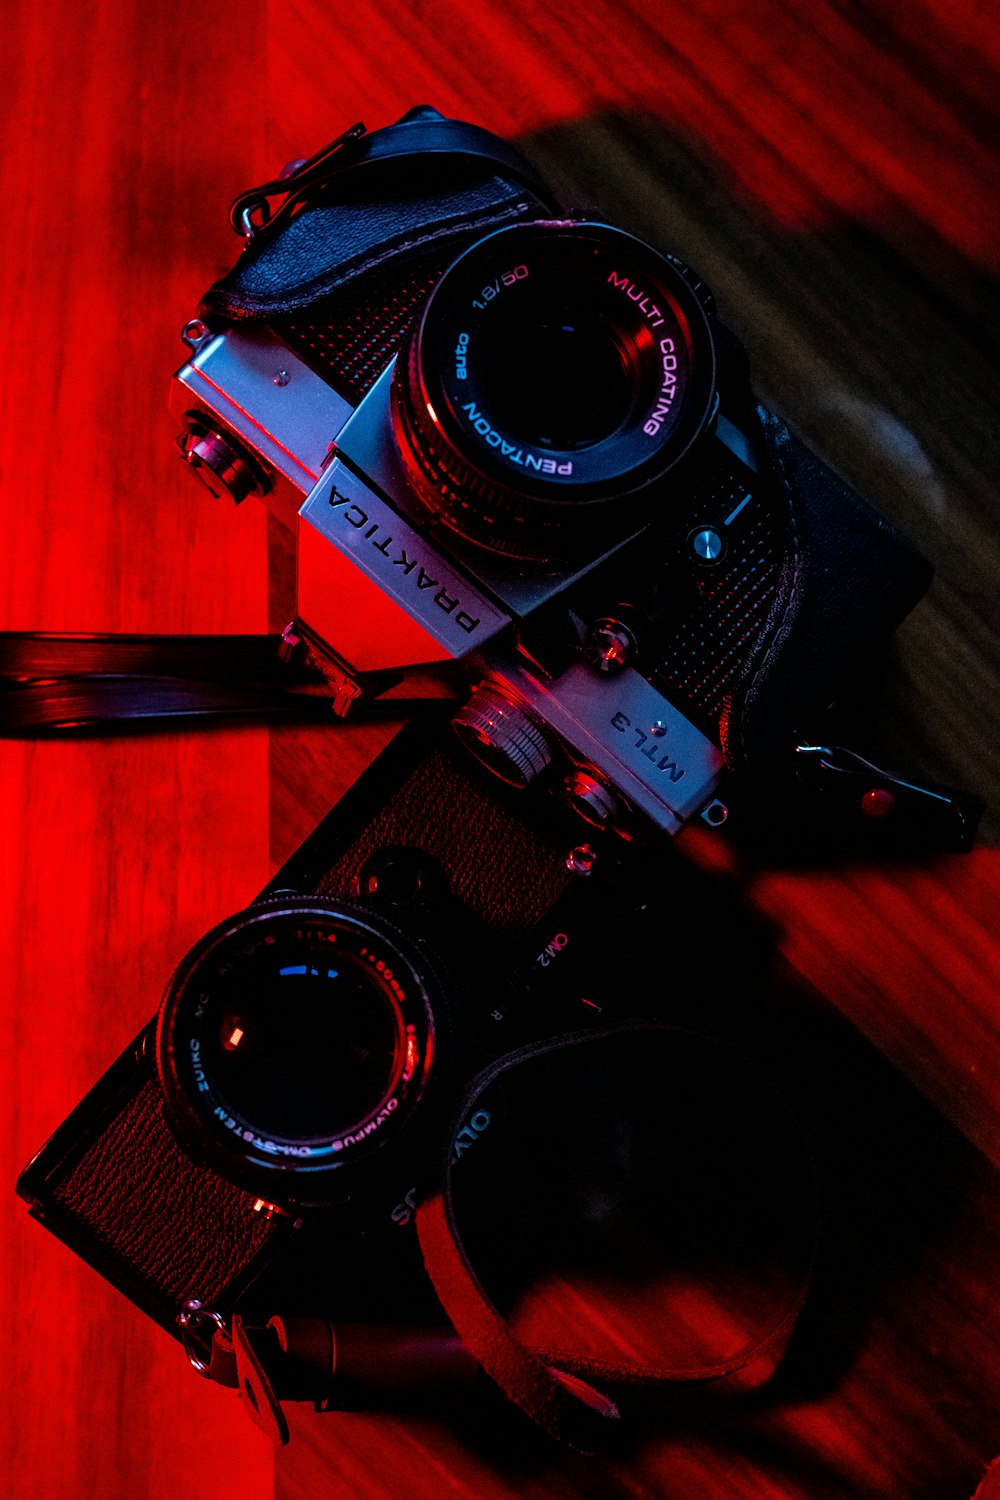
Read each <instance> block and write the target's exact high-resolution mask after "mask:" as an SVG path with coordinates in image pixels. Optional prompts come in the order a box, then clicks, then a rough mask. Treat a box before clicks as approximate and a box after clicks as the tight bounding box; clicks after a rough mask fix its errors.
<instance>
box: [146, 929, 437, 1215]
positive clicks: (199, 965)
mask: <svg viewBox="0 0 1000 1500" xmlns="http://www.w3.org/2000/svg"><path fill="white" fill-rule="evenodd" d="M408 947H409V945H408V944H407V943H406V940H405V939H404V938H402V936H401V934H399V933H398V932H396V930H395V929H394V928H390V927H389V926H388V925H387V924H383V923H382V922H381V920H378V919H373V918H372V917H371V916H370V915H369V914H368V913H362V912H360V911H357V910H355V909H353V908H347V907H341V906H337V907H333V906H325V905H323V904H318V903H314V902H309V901H302V902H285V903H280V904H274V905H262V906H260V907H256V908H250V910H248V911H247V912H243V913H241V914H239V915H238V916H236V917H234V918H232V919H231V921H229V922H227V923H223V924H222V925H221V926H220V927H218V928H216V929H215V930H214V931H213V932H212V933H209V934H208V936H207V937H206V938H204V939H203V940H202V942H201V943H200V944H199V945H198V946H197V947H196V948H195V949H194V950H193V951H192V953H191V954H189V955H188V957H187V959H185V961H184V963H183V964H182V965H181V967H180V968H179V970H178V972H177V974H176V975H175V976H174V978H173V980H172V981H171V984H170V987H169V988H168V991H167V995H166V998H165V1000H164V1003H163V1006H162V1008H161V1012H160V1018H159V1025H158V1031H157V1062H158V1067H159V1072H160V1079H161V1083H162V1086H163V1090H164V1098H165V1102H166V1107H167V1113H168V1118H169V1119H170V1121H171V1123H172V1124H173V1125H174V1127H175V1129H176V1130H177V1133H178V1135H179V1136H180V1137H181V1139H182V1142H184V1143H185V1144H187V1146H188V1147H189V1148H190V1149H193V1150H194V1152H195V1154H197V1155H202V1156H205V1157H207V1158H209V1159H211V1161H212V1163H213V1165H215V1166H217V1167H218V1169H219V1170H220V1171H221V1172H222V1173H223V1174H224V1175H226V1176H228V1177H230V1178H232V1179H233V1180H235V1181H239V1182H242V1183H244V1184H246V1185H249V1186H252V1187H255V1188H257V1189H258V1190H259V1191H260V1192H262V1193H264V1194H265V1195H266V1193H267V1192H273V1191H274V1181H273V1179H274V1175H275V1173H276V1171H281V1172H284V1173H286V1174H287V1173H292V1172H294V1173H296V1174H297V1175H299V1176H301V1177H303V1178H308V1179H309V1180H310V1186H309V1189H308V1191H307V1193H306V1194H305V1196H306V1197H307V1198H309V1199H310V1200H311V1201H315V1200H316V1197H317V1191H318V1182H317V1179H319V1178H323V1177H325V1176H327V1175H328V1174H330V1173H333V1172H335V1171H337V1170H338V1169H339V1168H340V1167H341V1166H343V1165H344V1164H345V1163H348V1162H352V1161H354V1160H357V1159H358V1158H360V1157H364V1156H367V1155H369V1154H370V1153H371V1152H373V1151H375V1150H377V1149H378V1148H380V1147H381V1146H382V1145H383V1144H384V1143H385V1142H386V1141H388V1140H389V1139H390V1138H392V1137H394V1136H395V1135H396V1134H397V1133H398V1128H399V1126H400V1125H401V1124H402V1122H403V1120H404V1119H406V1118H407V1117H408V1116H409V1115H410V1114H411V1113H412V1110H413V1107H414V1105H415V1104H416V1102H417V1100H418V1099H419V1097H420V1095H421V1093H422V1091H423V1088H424V1085H425V1082H426V1079H427V1074H428V1069H429V1066H430V1063H431V1056H432V1052H433V1039H434V1022H433V1016H432V1012H431V995H430V993H429V989H428V976H427V975H426V973H421V972H420V970H419V968H418V966H417V965H416V964H414V962H413V959H412V957H411V956H410V954H409V951H408ZM404 950H406V951H404ZM431 983H433V981H431ZM288 1192H289V1189H287V1188H286V1194H287V1193H288ZM295 1195H296V1194H295V1193H292V1196H295ZM299 1196H302V1195H299ZM319 1196H320V1197H322V1192H321V1191H320V1192H319Z"/></svg>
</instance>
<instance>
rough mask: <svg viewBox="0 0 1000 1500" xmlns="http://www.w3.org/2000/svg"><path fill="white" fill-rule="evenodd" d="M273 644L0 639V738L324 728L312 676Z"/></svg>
mask: <svg viewBox="0 0 1000 1500" xmlns="http://www.w3.org/2000/svg"><path fill="white" fill-rule="evenodd" d="M280 648H281V637H280V636H277V635H219V636H198V635H185V636H176V635H174V636H171V635H161V636H155V635H102V634H83V633H76V634H61V633H57V632H45V631H8V632H3V633H0V736H5V737H11V736H20V735H32V734H45V733H53V732H62V731H66V730H76V729H82V728H91V727H94V726H107V725H112V726H114V725H117V724H120V723H122V722H123V721H128V722H134V721H140V720H151V719H156V720H161V719H169V720H178V719H188V718H198V719H204V718H220V717H223V718H224V717H232V716H238V715H246V714H252V715H255V716H260V715H263V716H266V717H272V716H275V715H284V716H287V715H289V714H299V715H304V716H306V717H318V718H325V719H328V718H329V717H330V716H331V710H330V695H329V687H328V686H327V684H326V681H325V679H324V678H323V677H322V676H321V674H320V673H319V672H316V671H312V670H311V669H309V668H308V667H305V666H303V665H301V664H299V663H295V664H291V663H288V662H286V661H284V660H283V659H282V655H281V651H280Z"/></svg>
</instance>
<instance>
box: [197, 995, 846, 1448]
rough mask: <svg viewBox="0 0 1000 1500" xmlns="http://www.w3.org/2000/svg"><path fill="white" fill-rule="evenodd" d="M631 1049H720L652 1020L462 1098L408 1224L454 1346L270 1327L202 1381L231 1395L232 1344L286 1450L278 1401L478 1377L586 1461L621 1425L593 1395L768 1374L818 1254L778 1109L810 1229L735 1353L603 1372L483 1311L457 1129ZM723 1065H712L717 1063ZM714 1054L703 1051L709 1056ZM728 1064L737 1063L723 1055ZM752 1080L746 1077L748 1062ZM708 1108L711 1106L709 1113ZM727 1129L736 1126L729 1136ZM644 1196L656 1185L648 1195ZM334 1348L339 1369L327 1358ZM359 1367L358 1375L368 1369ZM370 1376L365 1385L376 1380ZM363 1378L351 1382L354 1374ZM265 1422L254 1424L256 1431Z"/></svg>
mask: <svg viewBox="0 0 1000 1500" xmlns="http://www.w3.org/2000/svg"><path fill="white" fill-rule="evenodd" d="M623 1038H624V1039H630V1040H633V1041H637V1042H639V1043H640V1044H642V1045H643V1046H644V1047H646V1046H652V1045H653V1044H654V1043H656V1042H662V1041H664V1040H666V1041H667V1042H668V1043H669V1044H671V1045H683V1043H684V1041H685V1040H688V1041H691V1040H694V1041H695V1042H697V1044H698V1045H699V1047H721V1045H722V1044H719V1043H713V1042H712V1041H711V1040H710V1039H709V1038H706V1037H703V1036H700V1035H696V1034H695V1033H692V1032H689V1031H685V1030H684V1029H683V1028H679V1027H675V1026H672V1025H668V1024H666V1023H662V1022H657V1021H635V1022H625V1023H621V1024H618V1025H614V1026H608V1027H602V1028H598V1029H595V1030H593V1031H586V1032H576V1033H571V1034H569V1035H564V1036H561V1037H556V1038H554V1039H549V1040H546V1041H543V1042H540V1043H533V1044H531V1045H528V1046H525V1047H523V1048H520V1049H518V1050H517V1051H515V1052H511V1053H508V1054H507V1055H506V1056H504V1057H501V1058H499V1059H497V1060H496V1061H495V1062H493V1063H492V1064H491V1065H490V1066H489V1067H487V1068H486V1069H484V1070H483V1071H482V1072H481V1073H480V1074H479V1075H478V1076H477V1077H476V1078H475V1079H473V1080H472V1082H471V1083H470V1084H469V1085H468V1087H467V1088H466V1090H465V1091H464V1093H463V1096H462V1100H461V1105H460V1108H459V1109H458V1111H457V1113H456V1115H455V1119H454V1124H453V1127H452V1129H451V1130H450V1132H448V1134H447V1136H446V1139H445V1141H444V1150H443V1155H442V1164H441V1180H440V1184H439V1187H438V1188H437V1189H436V1190H435V1191H433V1192H431V1193H429V1194H427V1195H425V1197H424V1198H423V1199H422V1200H421V1202H420V1203H419V1204H418V1207H417V1214H416V1222H417V1232H418V1234H419V1238H420V1246H421V1250H422V1252H423V1256H424V1264H425V1266H426V1268H427V1272H428V1275H429V1277H430V1279H431V1282H432V1284H433V1286H434V1290H435V1292H436V1293H437V1296H438V1298H439V1300H440V1302H441V1305H442V1307H443V1309H444V1311H445V1313H446V1314H447V1316H448V1318H449V1320H450V1322H451V1324H452V1327H453V1328H454V1330H455V1333H457V1335H458V1336H459V1339H460V1340H461V1344H460V1345H455V1344H454V1343H453V1342H452V1340H451V1339H450V1338H449V1335H448V1334H447V1333H446V1332H444V1331H442V1330H434V1329H416V1328H415V1329H413V1330H410V1332H409V1335H408V1336H407V1335H406V1332H405V1330H400V1329H398V1328H389V1329H386V1328H383V1327H382V1326H373V1327H371V1328H370V1329H365V1328H363V1327H362V1326H360V1325H348V1326H347V1327H346V1328H344V1329H343V1330H341V1329H340V1328H339V1327H337V1326H333V1325H329V1324H326V1323H324V1322H323V1321H322V1320H320V1319H297V1320H296V1319H293V1320H286V1319H282V1318H281V1317H277V1318H272V1319H271V1321H270V1323H269V1324H268V1325H267V1327H266V1328H256V1329H246V1330H245V1329H244V1328H243V1327H242V1325H240V1327H239V1329H238V1330H237V1329H236V1320H235V1319H234V1337H233V1338H230V1337H229V1336H227V1334H226V1333H225V1331H224V1330H220V1331H217V1332H216V1334H215V1335H214V1338H213V1342H212V1356H211V1364H210V1367H209V1371H208V1373H209V1374H210V1376H211V1378H212V1379H214V1380H215V1381H217V1382H218V1383H220V1384H222V1385H228V1386H238V1387H241V1386H242V1377H241V1375H240V1372H239V1362H238V1360H237V1358H236V1350H235V1347H234V1341H235V1336H236V1333H237V1332H238V1334H239V1336H240V1337H241V1338H243V1339H244V1340H245V1341H248V1345H249V1347H251V1348H252V1351H253V1372H254V1373H253V1385H254V1399H253V1401H252V1402H251V1408H252V1410H251V1412H250V1415H251V1417H252V1418H253V1420H255V1421H256V1422H257V1424H258V1425H261V1426H263V1428H264V1430H266V1431H267V1432H268V1433H269V1434H270V1436H272V1438H274V1440H275V1441H278V1442H287V1440H288V1428H287V1424H286V1423H285V1421H284V1418H283V1417H282V1415H281V1412H280V1401H281V1400H282V1399H290V1400H306V1399H310V1400H313V1401H315V1402H316V1403H317V1404H318V1405H320V1406H322V1407H323V1408H324V1409H336V1408H337V1406H338V1404H339V1403H338V1400H337V1391H338V1389H339V1386H340V1385H341V1384H346V1386H347V1388H349V1389H352V1395H353V1401H352V1404H355V1403H356V1402H357V1399H358V1394H359V1390H360V1391H362V1392H363V1391H365V1390H367V1391H368V1392H370V1393H372V1394H374V1395H375V1397H376V1399H378V1397H379V1396H384V1395H385V1394H386V1393H387V1392H389V1391H391V1390H397V1391H401V1390H409V1391H413V1392H416V1391H419V1390H420V1389H421V1384H422V1380H421V1372H422V1371H426V1372H427V1373H428V1376H429V1378H430V1380H431V1382H432V1384H435V1385H438V1384H440V1385H441V1386H442V1388H446V1387H447V1386H448V1385H449V1384H451V1385H453V1386H454V1387H456V1388H460V1387H461V1386H463V1385H466V1384H468V1382H469V1378H470V1371H472V1370H474V1369H479V1370H481V1371H483V1372H485V1373H486V1374H487V1375H488V1376H489V1377H490V1378H491V1379H492V1381H493V1382H494V1383H495V1384H496V1385H498V1386H499V1387H500V1389H501V1390H502V1391H504V1393H505V1394H506V1395H507V1396H508V1397H509V1399H510V1400H511V1401H513V1402H514V1404H515V1405H517V1406H518V1407H520V1409H521V1410H522V1411H523V1412H524V1413H525V1414H526V1415H527V1416H528V1417H529V1418H530V1419H531V1420H532V1421H533V1422H534V1423H536V1424H537V1425H538V1426H540V1427H541V1428H543V1429H544V1430H545V1431H546V1432H548V1433H549V1434H550V1436H552V1437H554V1438H555V1439H556V1440H557V1441H558V1442H561V1443H564V1444H567V1445H569V1446H571V1447H574V1448H578V1449H580V1450H582V1451H585V1452H590V1451H594V1450H596V1449H598V1448H600V1447H601V1446H602V1445H603V1443H604V1442H605V1441H606V1439H607V1437H608V1435H609V1432H610V1431H611V1430H613V1428H614V1426H615V1424H616V1423H617V1421H618V1418H619V1415H620V1413H619V1408H618V1405H617V1404H616V1402H615V1401H614V1400H612V1398H611V1397H610V1396H608V1395H606V1394H605V1393H604V1392H603V1391H602V1390H599V1389H598V1388H597V1387H596V1386H595V1385H594V1384H592V1382H593V1381H598V1382H600V1383H601V1384H602V1385H603V1384H610V1385H614V1386H623V1387H629V1386H631V1387H635V1386H645V1387H662V1386H669V1385H677V1384H681V1383H687V1382H704V1381H711V1380H719V1379H722V1378H723V1377H725V1376H727V1375H730V1374H733V1373H735V1372H736V1371H738V1370H743V1369H747V1368H748V1367H749V1366H751V1365H754V1364H756V1363H757V1362H758V1361H763V1360H764V1359H765V1358H770V1360H771V1362H772V1367H773V1366H774V1365H776V1363H777V1361H778V1360H779V1359H780V1356H781V1354H782V1353H783V1352H784V1349H785V1348H786V1346H787V1343H788V1340H789V1338H790V1335H791V1333H792V1331H793V1329H794V1327H795V1324H796V1322H797V1320H798V1317H799V1315H800V1313H801V1311H802V1309H803V1307H804V1306H805V1303H806V1301H807V1299H808V1297H809V1293H810V1290H811V1286H812V1280H813V1272H814V1266H815V1260H816V1252H817V1249H818V1244H819V1226H820V1213H819V1180H818V1173H817V1171H816V1168H815V1163H814V1159H813V1155H812V1152H811V1149H810V1147H809V1143H808V1142H807V1141H806V1139H805V1136H804V1134H803V1132H802V1128H801V1126H800V1125H799V1123H798V1122H797V1121H796V1119H795V1118H794V1116H793V1115H792V1114H791V1112H790V1111H787V1110H786V1108H785V1106H784V1103H783V1101H781V1100H778V1101H777V1102H778V1105H779V1110H778V1113H779V1115H780V1117H781V1119H782V1121H783V1122H784V1120H785V1115H786V1114H787V1127H788V1130H789V1132H790V1134H791V1138H792V1139H793V1140H794V1141H795V1142H796V1143H797V1144H798V1145H800V1146H801V1161H802V1163H803V1169H804V1171H803V1176H804V1178H805V1179H806V1180H795V1181H789V1183H788V1184H787V1193H788V1200H789V1201H790V1202H795V1203H801V1204H802V1205H803V1206H804V1208H805V1211H806V1215H807V1218H808V1222H807V1223H806V1225H805V1226H804V1228H805V1233H804V1234H803V1242H804V1244H805V1245H806V1246H808V1250H807V1253H806V1254H805V1255H804V1256H803V1258H802V1265H801V1271H800V1273H799V1274H798V1275H797V1277H795V1278H794V1279H793V1280H792V1282H791V1284H790V1290H789V1291H788V1293H787V1295H786V1297H785V1299H784V1301H783V1303H780V1304H779V1306H778V1309H777V1311H776V1312H775V1313H774V1314H773V1315H772V1316H771V1317H770V1318H769V1319H768V1320H767V1322H766V1325H765V1326H764V1327H763V1328H762V1329H761V1330H760V1331H758V1332H756V1333H753V1334H751V1335H750V1336H749V1337H747V1338H744V1339H743V1340H742V1342H740V1343H739V1345H738V1347H736V1348H734V1349H733V1350H731V1351H730V1352H729V1353H727V1354H724V1355H723V1356H721V1357H719V1358H714V1359H701V1360H699V1359H692V1360H690V1361H685V1362H679V1363H675V1362H671V1361H666V1360H665V1361H663V1362H662V1363H649V1364H646V1363H642V1362H639V1361H636V1360H627V1359H623V1360H620V1361H613V1360H600V1359H594V1358H590V1357H587V1356H584V1355H580V1354H575V1353H572V1352H567V1351H544V1350H535V1349H532V1348H529V1347H528V1346H527V1345H526V1344H525V1343H523V1342H522V1340H521V1339H520V1338H519V1337H518V1335H517V1334H516V1332H515V1330H514V1328H513V1327H512V1326H511V1324H510V1323H509V1322H508V1321H507V1319H506V1318H505V1317H504V1316H503V1314H502V1313H501V1312H500V1311H499V1310H498V1308H497V1307H496V1306H494V1304H493V1302H492V1301H491V1300H490V1297H489V1295H488V1294H487V1292H486V1291H485V1289H484V1287H483V1284H482V1282H481V1281H480V1279H479V1276H478V1274H477V1271H476V1269H475V1267H474V1266H473V1264H472V1260H471V1258H470V1255H469V1252H468V1251H467V1249H466V1246H465V1245H464V1243H463V1240H462V1236H461V1232H460V1228H459V1223H458V1215H457V1214H456V1211H455V1202H454V1194H453V1180H452V1167H453V1164H454V1163H455V1161H456V1160H457V1159H458V1153H457V1151H456V1147H457V1145H458V1143H459V1140H460V1139H461V1138H462V1137H463V1135H467V1134H468V1124H467V1122H468V1120H469V1119H470V1117H471V1116H473V1115H474V1113H475V1111H476V1108H477V1105H478V1104H479V1102H480V1101H481V1099H482V1098H483V1096H484V1095H486V1094H487V1091H488V1090H489V1089H490V1088H491V1087H492V1086H493V1085H494V1084H496V1083H497V1081H498V1080H499V1079H501V1078H503V1077H505V1076H506V1075H508V1074H510V1073H512V1072H515V1071H516V1070H518V1069H521V1068H523V1067H524V1066H526V1065H529V1066H530V1065H531V1064H532V1063H535V1062H538V1061H543V1060H545V1059H550V1058H552V1057H555V1056H557V1055H558V1054H561V1053H568V1052H572V1053H573V1055H574V1057H576V1056H578V1055H579V1054H581V1053H583V1052H585V1051H586V1049H587V1048H591V1047H592V1048H597V1049H607V1048H609V1047H612V1046H613V1045H614V1044H615V1042H616V1041H618V1040H619V1039H623ZM718 1055H719V1057H720V1061H721V1060H722V1056H723V1054H722V1053H721V1052H720V1053H719V1054H718ZM713 1056H714V1053H713ZM725 1061H726V1064H727V1065H728V1066H732V1065H733V1063H734V1061H736V1062H740V1063H742V1061H743V1060H742V1059H736V1058H735V1056H734V1055H733V1054H731V1049H729V1048H726V1056H725ZM747 1067H748V1068H749V1067H750V1065H749V1064H747ZM747 1078H748V1085H749V1086H748V1088H747V1090H746V1100H744V1101H743V1103H745V1102H746V1101H747V1100H750V1101H752V1100H753V1099H754V1098H756V1099H758V1100H759V1101H760V1102H761V1104H762V1106H763V1103H764V1102H765V1101H766V1102H767V1103H768V1104H769V1105H770V1106H771V1107H773V1105H774V1103H775V1098H774V1091H773V1089H772V1087H771V1085H770V1084H769V1082H768V1081H766V1080H765V1079H763V1078H762V1077H758V1075H757V1074H756V1072H755V1071H754V1070H751V1071H750V1072H748V1074H747ZM715 1107H716V1108H717V1107H718V1106H715ZM735 1123H736V1122H735V1119H734V1124H735ZM649 1190H650V1191H654V1190H655V1184H652V1183H651V1184H649ZM341 1342H344V1344H345V1348H346V1349H347V1351H348V1352H347V1357H346V1358H344V1357H342V1356H341V1355H340V1354H339V1353H338V1349H339V1346H340V1344H341ZM366 1344H370V1345H371V1352H370V1357H369V1358H368V1360H367V1361H366V1360H364V1359H363V1358H360V1357H359V1352H358V1351H359V1349H363V1348H364V1346H365V1345H366ZM366 1364H367V1365H368V1366H369V1367H370V1368H368V1369H365V1368H364V1367H365V1365H366ZM342 1366H343V1367H344V1368H343V1369H342V1368H341V1367H342ZM373 1371H374V1375H373V1373H372V1372H373ZM359 1375H360V1376H361V1378H360V1381H359V1379H358V1376H359ZM262 1417H263V1418H264V1420H263V1421H262V1420H261V1419H262Z"/></svg>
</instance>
